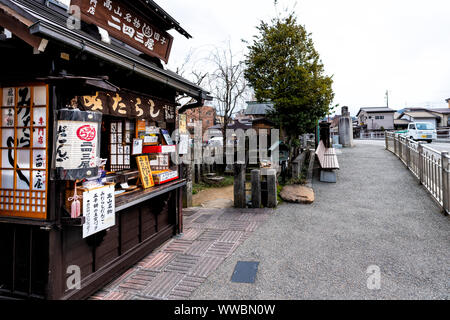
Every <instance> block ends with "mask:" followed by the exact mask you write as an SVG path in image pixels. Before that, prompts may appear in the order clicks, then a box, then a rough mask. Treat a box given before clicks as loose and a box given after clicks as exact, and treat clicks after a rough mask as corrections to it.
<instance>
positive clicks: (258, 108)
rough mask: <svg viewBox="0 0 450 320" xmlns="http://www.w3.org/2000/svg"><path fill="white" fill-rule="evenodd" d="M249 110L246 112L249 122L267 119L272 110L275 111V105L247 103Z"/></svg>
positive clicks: (269, 103) (270, 103)
mask: <svg viewBox="0 0 450 320" xmlns="http://www.w3.org/2000/svg"><path fill="white" fill-rule="evenodd" d="M247 105H248V106H247V109H246V110H245V115H246V116H247V117H248V120H253V119H259V118H265V117H266V115H267V114H268V113H269V111H270V110H272V109H273V107H274V105H273V103H272V102H255V101H249V102H247Z"/></svg>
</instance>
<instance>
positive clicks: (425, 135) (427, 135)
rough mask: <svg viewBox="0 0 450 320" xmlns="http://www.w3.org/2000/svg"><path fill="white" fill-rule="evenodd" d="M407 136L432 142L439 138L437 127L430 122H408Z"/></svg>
mask: <svg viewBox="0 0 450 320" xmlns="http://www.w3.org/2000/svg"><path fill="white" fill-rule="evenodd" d="M405 135H406V137H407V138H409V139H412V140H415V141H419V140H421V141H427V142H428V143H431V142H432V141H433V140H436V139H437V132H436V128H435V127H434V125H433V124H431V123H428V122H412V123H410V124H408V130H407V132H406V134H405Z"/></svg>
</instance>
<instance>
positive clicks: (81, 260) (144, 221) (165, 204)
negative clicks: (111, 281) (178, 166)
mask: <svg viewBox="0 0 450 320" xmlns="http://www.w3.org/2000/svg"><path fill="white" fill-rule="evenodd" d="M176 198H177V192H176V190H173V191H171V192H170V193H169V194H164V195H162V196H159V197H156V198H153V199H151V200H149V201H146V202H144V203H142V204H140V205H138V206H134V207H131V208H128V209H126V210H124V211H121V212H119V213H117V214H116V225H115V226H114V227H112V228H110V229H109V230H108V231H103V232H100V233H98V234H96V235H93V236H91V237H89V238H87V239H82V230H81V228H73V227H71V228H65V229H64V231H63V237H64V238H63V243H64V249H63V254H64V261H65V263H64V270H67V267H68V266H70V265H78V266H80V268H81V276H82V283H83V279H86V278H88V277H95V276H96V275H95V273H96V272H97V271H101V269H102V268H105V267H107V266H108V265H109V264H110V263H111V262H112V261H114V260H115V259H117V258H119V257H121V256H122V255H125V254H127V252H129V251H130V250H133V249H135V248H136V247H137V246H139V244H140V243H142V242H144V241H146V240H148V239H150V238H152V237H155V236H157V235H158V234H159V232H160V231H164V230H167V227H173V232H172V233H171V234H170V236H171V235H173V233H174V232H175V221H176V219H175V217H176V215H177V205H176V203H177V201H176ZM167 239H168V238H167ZM155 241H158V245H159V243H160V242H161V239H157V240H155ZM155 247H156V244H155ZM150 253H151V252H147V254H150ZM64 270H63V272H62V275H63V279H62V281H61V284H62V285H63V286H65V283H66V277H67V275H66V273H65V272H64ZM62 292H64V293H65V294H69V293H71V291H69V290H66V288H64V289H63V291H62Z"/></svg>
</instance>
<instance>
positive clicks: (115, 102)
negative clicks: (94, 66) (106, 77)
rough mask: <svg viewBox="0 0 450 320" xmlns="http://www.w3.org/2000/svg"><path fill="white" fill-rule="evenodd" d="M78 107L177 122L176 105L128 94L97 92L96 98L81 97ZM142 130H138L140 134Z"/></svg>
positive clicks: (114, 114)
mask: <svg viewBox="0 0 450 320" xmlns="http://www.w3.org/2000/svg"><path fill="white" fill-rule="evenodd" d="M77 103H78V107H80V108H81V109H83V110H86V111H97V112H101V113H103V114H108V115H112V116H117V117H127V118H137V119H147V120H151V121H155V122H156V121H157V122H163V121H166V122H169V123H174V122H175V116H174V115H175V104H174V103H172V102H169V101H166V100H162V99H158V98H155V97H150V96H144V95H140V96H138V95H136V94H133V93H128V92H121V93H112V92H101V91H100V92H97V93H96V94H95V95H94V96H81V97H78V99H77ZM139 131H140V129H139V128H138V132H139Z"/></svg>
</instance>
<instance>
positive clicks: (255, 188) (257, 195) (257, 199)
mask: <svg viewBox="0 0 450 320" xmlns="http://www.w3.org/2000/svg"><path fill="white" fill-rule="evenodd" d="M252 207H253V208H261V171H260V170H257V169H255V170H252Z"/></svg>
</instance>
